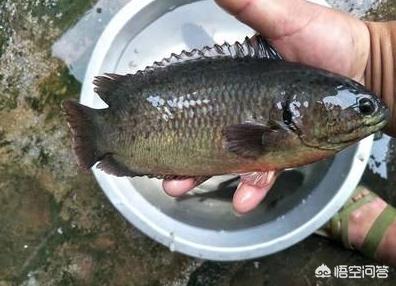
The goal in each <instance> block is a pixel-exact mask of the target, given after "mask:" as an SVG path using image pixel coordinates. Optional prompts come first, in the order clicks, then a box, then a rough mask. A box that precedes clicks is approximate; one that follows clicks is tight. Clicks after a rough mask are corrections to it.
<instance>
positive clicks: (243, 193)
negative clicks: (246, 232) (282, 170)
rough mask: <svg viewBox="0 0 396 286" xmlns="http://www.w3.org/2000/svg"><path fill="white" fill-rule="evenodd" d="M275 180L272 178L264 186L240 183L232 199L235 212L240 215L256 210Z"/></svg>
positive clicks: (274, 177)
mask: <svg viewBox="0 0 396 286" xmlns="http://www.w3.org/2000/svg"><path fill="white" fill-rule="evenodd" d="M275 179H276V176H272V177H271V178H270V180H269V181H267V183H266V184H260V185H252V184H248V183H244V182H241V183H240V184H239V186H238V188H237V190H236V192H235V194H234V198H233V205H234V209H235V211H237V212H238V213H240V214H245V213H247V212H249V211H251V210H253V209H254V208H256V207H257V206H258V205H259V203H260V202H261V201H262V200H263V199H264V198H265V196H266V195H267V193H268V191H269V190H270V189H271V187H272V186H273V184H274V183H275Z"/></svg>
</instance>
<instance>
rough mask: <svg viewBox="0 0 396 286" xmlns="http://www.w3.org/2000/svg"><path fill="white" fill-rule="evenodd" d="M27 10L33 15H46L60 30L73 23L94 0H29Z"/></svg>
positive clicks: (40, 16) (39, 16)
mask: <svg viewBox="0 0 396 286" xmlns="http://www.w3.org/2000/svg"><path fill="white" fill-rule="evenodd" d="M30 2H31V4H30V7H29V10H31V11H32V15H33V16H34V17H38V18H42V17H48V18H50V19H52V20H53V23H54V25H55V26H56V27H57V28H59V29H60V30H62V31H63V30H65V29H66V28H68V27H70V26H71V25H73V24H74V23H75V22H76V21H77V20H78V19H79V17H80V16H81V15H83V13H84V12H86V11H87V10H88V9H89V8H91V7H92V6H93V5H94V4H95V2H96V1H95V0H58V1H52V2H51V3H50V4H48V2H49V1H46V0H39V1H30Z"/></svg>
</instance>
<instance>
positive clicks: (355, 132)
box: [299, 109, 390, 151]
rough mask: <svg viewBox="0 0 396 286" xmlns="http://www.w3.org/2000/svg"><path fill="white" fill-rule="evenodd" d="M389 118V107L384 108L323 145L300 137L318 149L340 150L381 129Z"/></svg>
mask: <svg viewBox="0 0 396 286" xmlns="http://www.w3.org/2000/svg"><path fill="white" fill-rule="evenodd" d="M389 118H390V112H389V111H388V109H385V110H382V111H380V112H378V113H377V114H376V115H374V116H373V118H372V119H371V120H369V121H366V122H365V123H363V124H360V125H356V126H355V127H354V128H353V129H351V130H348V132H347V133H342V134H340V135H339V137H338V140H334V141H327V142H326V143H325V146H323V145H322V146H321V144H320V143H319V144H311V143H309V142H307V141H306V140H304V138H303V137H301V136H299V137H300V140H301V141H302V143H303V144H304V145H306V146H308V147H314V148H316V149H320V150H326V151H339V150H341V149H343V148H345V147H346V146H348V145H352V144H353V143H356V142H357V141H359V140H361V139H363V138H365V137H367V136H369V135H371V134H373V133H375V132H377V131H379V130H381V129H382V128H384V127H385V126H386V125H387V123H388V121H389Z"/></svg>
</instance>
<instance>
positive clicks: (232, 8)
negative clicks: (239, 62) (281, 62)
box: [216, 0, 323, 40]
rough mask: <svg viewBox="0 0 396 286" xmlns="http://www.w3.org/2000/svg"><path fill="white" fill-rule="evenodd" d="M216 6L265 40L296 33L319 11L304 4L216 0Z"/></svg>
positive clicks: (297, 1)
mask: <svg viewBox="0 0 396 286" xmlns="http://www.w3.org/2000/svg"><path fill="white" fill-rule="evenodd" d="M216 2H217V4H218V5H219V6H221V7H222V8H224V9H225V10H227V11H228V12H229V13H231V14H233V15H234V16H235V17H236V18H238V19H239V20H240V21H242V22H244V23H245V24H247V25H249V26H250V27H252V28H253V29H255V30H256V31H258V32H259V33H260V34H262V35H263V36H264V37H266V38H267V39H269V40H276V39H278V38H281V37H285V36H287V35H291V34H294V33H296V32H297V31H298V30H300V29H302V28H303V27H305V26H306V25H308V24H309V22H310V21H311V20H312V18H313V17H315V16H316V15H317V13H318V12H320V9H323V7H320V6H319V5H315V4H312V3H310V2H307V1H305V0H277V1H273V0H216ZM318 9H319V10H318Z"/></svg>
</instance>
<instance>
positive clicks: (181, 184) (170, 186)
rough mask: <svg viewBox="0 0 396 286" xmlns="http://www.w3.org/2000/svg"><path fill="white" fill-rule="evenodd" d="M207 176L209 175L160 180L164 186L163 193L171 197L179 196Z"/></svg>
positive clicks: (204, 179)
mask: <svg viewBox="0 0 396 286" xmlns="http://www.w3.org/2000/svg"><path fill="white" fill-rule="evenodd" d="M209 178H210V177H197V178H189V179H185V180H164V181H163V182H162V187H163V188H164V191H165V193H167V194H168V195H170V196H172V197H179V196H182V195H184V194H185V193H187V192H189V191H191V190H192V189H194V188H195V187H196V186H198V185H200V184H202V183H203V182H205V181H206V180H207V179H209Z"/></svg>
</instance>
